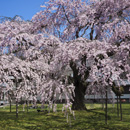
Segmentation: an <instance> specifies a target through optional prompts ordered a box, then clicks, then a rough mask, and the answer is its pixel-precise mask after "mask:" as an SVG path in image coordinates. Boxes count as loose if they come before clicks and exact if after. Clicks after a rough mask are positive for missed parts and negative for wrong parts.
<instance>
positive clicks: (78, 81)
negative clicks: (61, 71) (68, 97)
mask: <svg viewBox="0 0 130 130" xmlns="http://www.w3.org/2000/svg"><path fill="white" fill-rule="evenodd" d="M71 68H72V70H73V83H74V86H75V90H74V93H75V94H74V95H73V99H74V100H73V101H72V110H87V108H86V106H85V103H84V100H85V92H86V88H87V86H86V85H84V84H83V80H82V78H81V75H79V70H78V69H77V68H76V65H75V64H74V63H72V64H71Z"/></svg>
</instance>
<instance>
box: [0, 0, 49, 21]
mask: <svg viewBox="0 0 130 130" xmlns="http://www.w3.org/2000/svg"><path fill="white" fill-rule="evenodd" d="M46 1H48V0H0V16H7V17H14V16H15V15H20V16H22V17H23V18H24V20H31V18H32V16H33V15H34V14H36V13H37V12H39V11H40V10H43V8H41V7H40V5H43V4H44V3H45V2H46Z"/></svg>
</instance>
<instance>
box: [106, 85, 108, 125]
mask: <svg viewBox="0 0 130 130" xmlns="http://www.w3.org/2000/svg"><path fill="white" fill-rule="evenodd" d="M107 102H108V95H107V87H106V102H105V105H106V106H105V107H106V108H105V124H107V120H108V119H107Z"/></svg>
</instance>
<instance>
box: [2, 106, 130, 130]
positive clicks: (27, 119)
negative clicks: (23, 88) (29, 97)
mask: <svg viewBox="0 0 130 130" xmlns="http://www.w3.org/2000/svg"><path fill="white" fill-rule="evenodd" d="M86 106H87V108H88V111H75V115H76V119H75V120H74V118H73V116H72V115H70V116H69V119H71V122H70V123H67V119H66V118H65V117H64V113H62V111H61V109H62V107H61V105H58V111H57V112H56V113H52V112H50V113H47V112H40V113H38V112H37V111H36V109H29V112H28V113H27V112H26V109H25V112H23V111H22V107H21V106H19V117H18V119H16V117H15V106H13V107H12V112H11V113H10V112H9V107H8V106H6V107H5V108H0V130H130V104H123V121H120V119H119V118H118V117H117V113H116V112H117V110H116V104H115V106H113V105H112V104H109V105H108V108H109V109H108V125H105V116H104V111H103V110H102V109H101V108H102V107H101V104H86Z"/></svg>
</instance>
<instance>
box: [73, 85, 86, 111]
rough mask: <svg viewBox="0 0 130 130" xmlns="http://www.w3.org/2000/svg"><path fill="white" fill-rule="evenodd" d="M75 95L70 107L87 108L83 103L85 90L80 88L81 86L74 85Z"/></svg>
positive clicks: (76, 108)
mask: <svg viewBox="0 0 130 130" xmlns="http://www.w3.org/2000/svg"><path fill="white" fill-rule="evenodd" d="M74 92H75V96H74V101H73V102H72V103H73V104H72V109H73V110H87V109H86V106H85V103H84V100H85V99H84V96H85V92H84V90H83V89H82V86H78V85H77V86H76V87H75V91H74Z"/></svg>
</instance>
